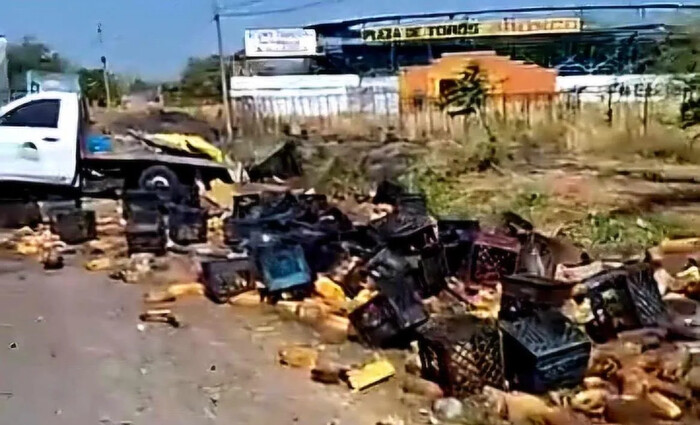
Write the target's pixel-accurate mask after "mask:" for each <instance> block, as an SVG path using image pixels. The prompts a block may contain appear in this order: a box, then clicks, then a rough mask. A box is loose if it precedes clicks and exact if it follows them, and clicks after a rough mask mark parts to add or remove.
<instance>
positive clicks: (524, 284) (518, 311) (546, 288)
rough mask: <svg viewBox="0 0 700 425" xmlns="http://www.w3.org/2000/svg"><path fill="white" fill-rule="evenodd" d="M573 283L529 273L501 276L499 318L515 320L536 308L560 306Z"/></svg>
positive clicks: (568, 295)
mask: <svg viewBox="0 0 700 425" xmlns="http://www.w3.org/2000/svg"><path fill="white" fill-rule="evenodd" d="M575 284H576V283H575V282H560V281H556V280H553V279H548V278H545V277H541V276H535V275H529V274H515V275H510V276H503V278H502V279H501V288H502V289H501V310H500V312H499V318H501V319H507V320H515V319H517V318H519V317H521V316H526V315H530V314H531V313H532V312H534V311H536V310H542V309H548V308H550V307H561V306H562V305H563V304H564V302H565V301H566V300H567V299H569V298H570V297H571V294H572V289H573V287H574V285H575Z"/></svg>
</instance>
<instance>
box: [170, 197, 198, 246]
mask: <svg viewBox="0 0 700 425" xmlns="http://www.w3.org/2000/svg"><path fill="white" fill-rule="evenodd" d="M168 227H169V229H168V230H169V234H170V239H172V241H173V242H175V243H176V244H179V245H189V244H192V243H203V242H206V241H207V212H206V211H205V210H203V209H201V208H190V207H186V206H176V207H173V208H172V209H171V211H170V216H169V220H168Z"/></svg>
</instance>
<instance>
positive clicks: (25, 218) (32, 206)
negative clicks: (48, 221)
mask: <svg viewBox="0 0 700 425" xmlns="http://www.w3.org/2000/svg"><path fill="white" fill-rule="evenodd" d="M41 222H42V218H41V208H39V204H37V203H36V202H25V201H2V202H0V228H6V229H17V228H20V227H24V226H29V227H36V226H37V225H39V224H41Z"/></svg>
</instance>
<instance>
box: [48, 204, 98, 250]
mask: <svg viewBox="0 0 700 425" xmlns="http://www.w3.org/2000/svg"><path fill="white" fill-rule="evenodd" d="M51 231H52V232H53V233H55V234H57V235H58V237H60V238H61V240H62V241H64V242H66V243H68V244H80V243H83V242H87V241H89V240H92V239H95V238H96V237H97V227H96V221H95V211H86V210H79V209H74V210H69V211H59V212H57V213H56V214H54V216H53V217H52V218H51Z"/></svg>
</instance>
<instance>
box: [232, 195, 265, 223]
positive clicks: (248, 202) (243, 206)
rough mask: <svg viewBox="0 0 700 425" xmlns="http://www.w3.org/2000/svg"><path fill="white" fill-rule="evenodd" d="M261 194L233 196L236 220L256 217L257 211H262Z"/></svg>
mask: <svg viewBox="0 0 700 425" xmlns="http://www.w3.org/2000/svg"><path fill="white" fill-rule="evenodd" d="M260 202H261V198H260V194H259V193H250V194H244V195H234V196H233V215H232V217H234V218H246V217H250V216H254V215H255V210H256V208H257V209H260Z"/></svg>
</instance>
